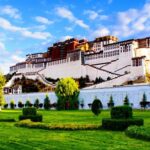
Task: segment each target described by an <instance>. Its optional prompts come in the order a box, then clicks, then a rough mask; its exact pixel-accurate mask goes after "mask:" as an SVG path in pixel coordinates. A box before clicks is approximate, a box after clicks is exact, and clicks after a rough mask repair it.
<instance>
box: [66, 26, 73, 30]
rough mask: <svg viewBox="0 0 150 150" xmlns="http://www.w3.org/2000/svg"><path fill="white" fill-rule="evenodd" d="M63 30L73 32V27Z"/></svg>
mask: <svg viewBox="0 0 150 150" xmlns="http://www.w3.org/2000/svg"><path fill="white" fill-rule="evenodd" d="M65 30H67V31H73V27H65Z"/></svg>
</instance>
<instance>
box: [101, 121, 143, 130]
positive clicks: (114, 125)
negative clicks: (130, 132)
mask: <svg viewBox="0 0 150 150" xmlns="http://www.w3.org/2000/svg"><path fill="white" fill-rule="evenodd" d="M143 124H144V121H143V119H135V118H134V119H133V118H132V119H111V118H106V119H102V127H103V128H104V129H108V130H118V131H121V130H125V129H126V128H127V127H128V126H131V125H137V126H142V125H143Z"/></svg>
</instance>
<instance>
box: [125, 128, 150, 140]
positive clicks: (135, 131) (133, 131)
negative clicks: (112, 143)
mask: <svg viewBox="0 0 150 150" xmlns="http://www.w3.org/2000/svg"><path fill="white" fill-rule="evenodd" d="M125 134H126V135H127V136H129V137H131V138H136V139H142V140H145V141H150V127H139V126H131V127H128V129H127V130H126V131H125Z"/></svg>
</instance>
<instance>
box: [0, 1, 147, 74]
mask: <svg viewBox="0 0 150 150" xmlns="http://www.w3.org/2000/svg"><path fill="white" fill-rule="evenodd" d="M149 33H150V0H132V1H131V0H82V1H81V0H29V1H27V0H0V68H1V69H2V70H3V72H4V73H7V72H8V70H9V66H10V65H14V64H15V63H16V62H20V61H23V60H24V58H25V55H26V54H28V53H34V52H42V51H46V48H47V47H48V46H50V45H51V44H52V43H54V42H57V41H62V40H65V39H68V38H71V37H76V38H79V39H80V38H87V39H88V40H93V39H94V38H95V37H98V36H103V35H109V34H111V35H115V36H117V37H118V38H119V39H120V40H124V39H130V38H140V37H145V36H149Z"/></svg>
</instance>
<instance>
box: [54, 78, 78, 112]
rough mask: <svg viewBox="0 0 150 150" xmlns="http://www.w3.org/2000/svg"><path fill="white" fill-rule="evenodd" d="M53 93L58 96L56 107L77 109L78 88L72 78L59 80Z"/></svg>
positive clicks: (59, 108)
mask: <svg viewBox="0 0 150 150" xmlns="http://www.w3.org/2000/svg"><path fill="white" fill-rule="evenodd" d="M55 93H56V95H57V97H58V100H57V109H58V110H65V109H78V107H79V102H78V96H79V88H78V84H77V83H76V82H75V80H74V79H72V78H70V77H68V78H63V79H61V80H59V82H58V83H57V86H56V89H55Z"/></svg>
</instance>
